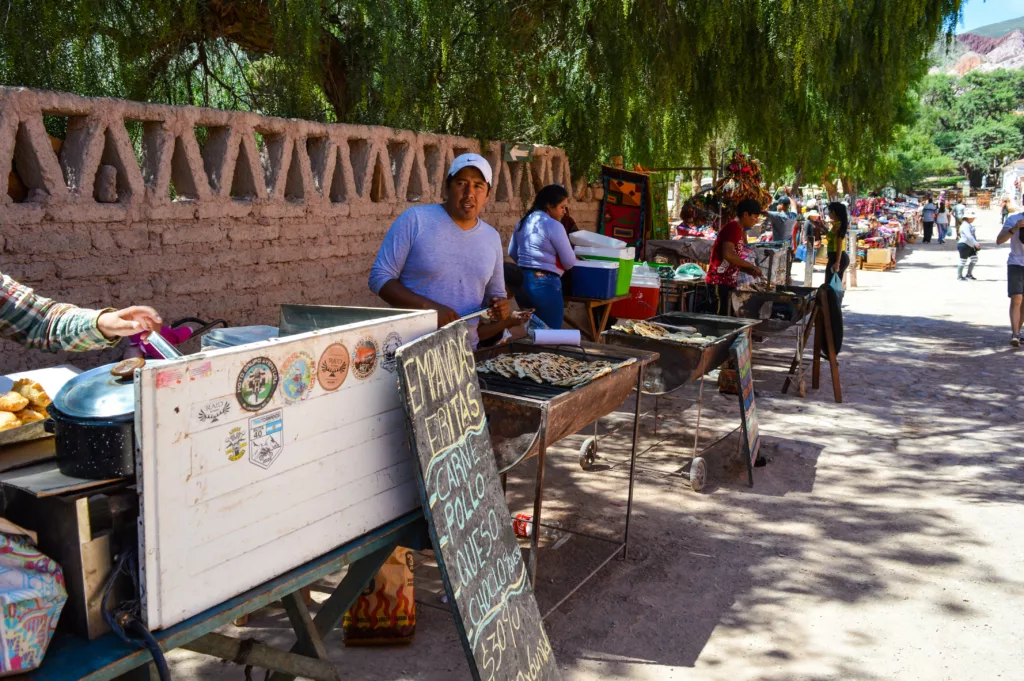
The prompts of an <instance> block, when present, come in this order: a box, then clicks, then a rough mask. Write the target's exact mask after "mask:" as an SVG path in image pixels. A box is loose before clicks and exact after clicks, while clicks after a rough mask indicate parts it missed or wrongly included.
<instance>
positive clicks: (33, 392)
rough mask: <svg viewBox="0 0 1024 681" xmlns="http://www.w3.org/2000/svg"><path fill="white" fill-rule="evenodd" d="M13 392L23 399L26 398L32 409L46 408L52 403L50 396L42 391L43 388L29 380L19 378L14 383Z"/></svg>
mask: <svg viewBox="0 0 1024 681" xmlns="http://www.w3.org/2000/svg"><path fill="white" fill-rule="evenodd" d="M14 391H15V392H16V393H18V394H19V395H21V396H23V397H27V398H28V400H29V402H31V403H32V406H33V407H48V406H50V402H52V400H51V399H50V396H49V395H47V394H46V391H45V390H43V386H41V385H39V384H38V383H36V382H35V381H33V380H32V379H31V378H19V379H18V380H17V381H15V382H14Z"/></svg>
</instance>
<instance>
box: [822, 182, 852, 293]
mask: <svg viewBox="0 0 1024 681" xmlns="http://www.w3.org/2000/svg"><path fill="white" fill-rule="evenodd" d="M828 214H829V217H831V218H832V226H831V227H830V228H829V230H828V234H826V235H825V244H826V249H825V250H826V251H827V252H828V265H826V266H825V275H826V276H825V283H828V282H829V281H831V279H832V277H831V276H829V274H828V273H829V272H835V273H836V274H838V275H839V279H840V281H841V280H842V278H843V274H845V273H846V268H847V267H849V266H850V255H849V254H848V253H847V252H846V235H847V234H848V233H849V231H850V217H849V215H848V214H847V212H846V206H845V205H844V204H842V203H840V202H839V201H834V202H832V203H830V204H828Z"/></svg>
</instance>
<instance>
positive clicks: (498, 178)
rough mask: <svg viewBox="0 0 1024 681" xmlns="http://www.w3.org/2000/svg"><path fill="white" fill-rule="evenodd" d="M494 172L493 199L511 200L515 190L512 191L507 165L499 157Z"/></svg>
mask: <svg viewBox="0 0 1024 681" xmlns="http://www.w3.org/2000/svg"><path fill="white" fill-rule="evenodd" d="M495 168H497V170H496V171H495V172H494V185H495V186H494V200H495V201H511V200H512V199H513V198H514V194H515V192H513V191H512V178H511V176H510V175H509V170H508V166H507V165H505V163H504V162H503V161H502V160H501V159H500V158H499V160H498V164H497V165H496V166H495Z"/></svg>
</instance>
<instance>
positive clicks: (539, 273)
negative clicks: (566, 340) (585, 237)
mask: <svg viewBox="0 0 1024 681" xmlns="http://www.w3.org/2000/svg"><path fill="white" fill-rule="evenodd" d="M568 206H569V192H567V191H566V190H565V187H563V186H562V185H559V184H549V185H548V186H547V187H544V188H543V189H541V190H540V191H539V192H537V196H536V197H535V198H534V199H533V205H532V206H530V210H529V211H527V213H526V215H524V216H523V219H522V220H520V221H519V222H518V224H516V228H515V231H513V232H512V240H511V241H509V244H508V254H509V256H510V257H511V258H512V259H513V260H515V261H516V264H517V265H519V268H520V269H522V271H523V287H522V289H521V290H520V292H519V293H518V294H517V295H516V302H518V303H519V306H520V307H523V308H532V309H534V310H536V314H537V316H538V317H540V319H541V321H543V322H544V323H545V324H547V325H548V326H550V327H551V328H552V329H560V328H562V320H563V318H564V316H565V303H564V301H563V300H562V274H563V273H565V271H566V270H567V269H570V268H571V267H573V266H575V265H576V254H575V253H573V250H572V244H571V243H569V236H568V235H567V234H566V233H565V227H564V226H562V222H561V220H562V217H563V216H564V215H565V212H566V210H567V209H568Z"/></svg>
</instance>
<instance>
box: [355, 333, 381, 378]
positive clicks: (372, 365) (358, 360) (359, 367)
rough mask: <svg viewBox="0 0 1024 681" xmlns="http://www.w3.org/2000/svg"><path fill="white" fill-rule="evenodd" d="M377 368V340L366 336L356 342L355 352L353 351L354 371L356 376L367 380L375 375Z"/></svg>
mask: <svg viewBox="0 0 1024 681" xmlns="http://www.w3.org/2000/svg"><path fill="white" fill-rule="evenodd" d="M376 368H377V341H375V340H373V339H372V338H369V337H367V338H364V339H362V340H361V341H359V342H358V343H356V349H355V352H353V353H352V373H353V374H355V375H356V378H358V379H361V380H365V379H367V378H369V377H370V376H372V375H373V372H374V370H375V369H376Z"/></svg>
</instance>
